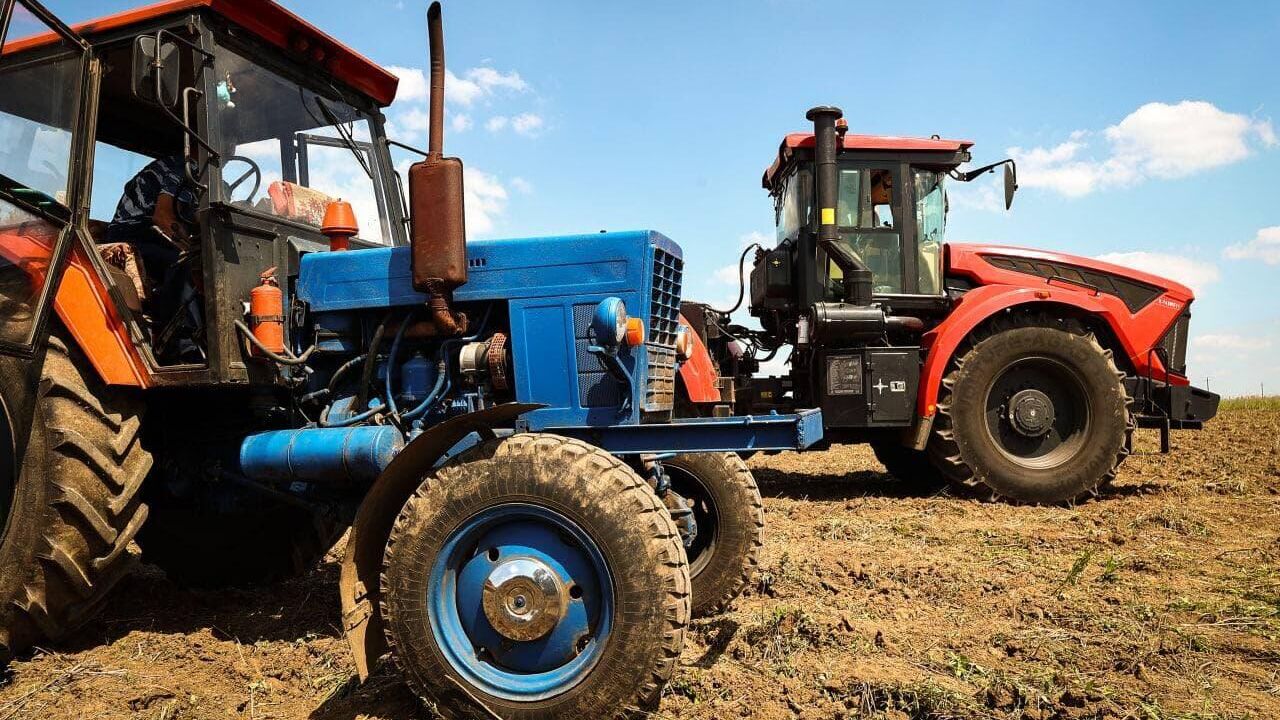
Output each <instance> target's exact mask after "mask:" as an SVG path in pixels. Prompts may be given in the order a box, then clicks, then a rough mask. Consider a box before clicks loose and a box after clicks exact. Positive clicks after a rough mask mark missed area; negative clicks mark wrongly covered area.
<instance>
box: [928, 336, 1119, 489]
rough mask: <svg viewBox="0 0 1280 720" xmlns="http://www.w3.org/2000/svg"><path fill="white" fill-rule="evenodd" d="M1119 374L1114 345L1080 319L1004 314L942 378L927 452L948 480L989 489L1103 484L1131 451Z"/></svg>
mask: <svg viewBox="0 0 1280 720" xmlns="http://www.w3.org/2000/svg"><path fill="white" fill-rule="evenodd" d="M1123 379H1124V374H1123V373H1121V372H1120V371H1119V369H1117V367H1116V365H1115V362H1114V361H1113V359H1112V353H1111V351H1110V350H1107V349H1105V348H1103V347H1102V346H1101V345H1100V344H1099V343H1098V340H1097V338H1096V337H1095V336H1094V335H1093V333H1091V332H1089V331H1088V330H1087V329H1085V328H1084V327H1083V326H1082V325H1080V324H1079V323H1077V322H1075V321H1071V320H1056V319H1053V318H1050V317H1046V316H1041V315H1020V316H1019V315H1015V316H1011V317H1008V318H1002V319H1000V320H998V321H996V322H995V323H993V324H992V325H991V326H989V327H988V328H986V329H985V330H984V331H983V332H981V333H980V334H979V335H978V336H977V337H975V338H974V339H973V340H972V341H971V342H970V343H969V345H968V347H967V348H965V349H963V350H962V351H961V352H960V353H959V354H958V358H957V360H956V361H954V362H953V364H952V367H951V368H950V371H949V372H948V373H947V375H946V377H945V378H944V379H943V383H942V386H943V387H942V392H941V394H940V397H939V399H938V415H937V418H936V419H935V421H934V428H933V430H934V432H933V436H932V438H931V439H930V445H929V454H930V457H931V458H932V459H933V460H934V462H935V464H937V465H938V467H939V468H940V469H942V470H943V472H944V473H945V474H946V475H947V476H948V477H950V478H953V479H954V480H956V481H959V482H960V483H962V484H964V485H967V486H970V487H979V486H985V487H986V488H987V489H989V490H990V491H991V492H992V493H993V495H994V496H1002V497H1007V498H1010V499H1012V500H1016V501H1020V502H1028V503H1059V502H1068V501H1073V500H1076V499H1078V498H1081V497H1082V496H1085V495H1088V494H1090V493H1092V492H1095V491H1096V489H1097V488H1098V487H1099V486H1101V485H1102V484H1104V483H1106V482H1109V481H1110V480H1111V479H1112V478H1113V477H1114V476H1115V473H1116V470H1117V468H1118V467H1119V466H1120V463H1121V462H1122V461H1123V460H1124V458H1125V457H1126V456H1127V455H1128V451H1127V449H1126V448H1127V447H1128V443H1127V441H1128V437H1129V434H1130V433H1131V432H1132V427H1133V424H1132V420H1131V418H1130V416H1129V406H1130V405H1131V400H1130V398H1129V396H1128V394H1127V393H1126V392H1125V387H1124V382H1123ZM1020 398H1021V399H1020ZM1046 402H1047V405H1046ZM1046 410H1047V412H1046ZM1037 413H1038V414H1037Z"/></svg>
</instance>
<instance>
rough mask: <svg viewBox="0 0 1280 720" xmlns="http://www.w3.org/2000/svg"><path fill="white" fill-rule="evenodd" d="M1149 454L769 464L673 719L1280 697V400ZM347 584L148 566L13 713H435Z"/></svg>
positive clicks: (857, 454) (27, 673)
mask: <svg viewBox="0 0 1280 720" xmlns="http://www.w3.org/2000/svg"><path fill="white" fill-rule="evenodd" d="M1137 449H1138V454H1137V455H1135V456H1133V457H1131V458H1130V459H1129V460H1128V462H1126V464H1125V465H1124V467H1123V469H1122V471H1121V473H1120V475H1119V477H1118V478H1117V480H1116V482H1115V484H1114V485H1113V486H1112V487H1111V488H1110V489H1108V490H1107V491H1105V492H1104V493H1103V494H1102V495H1101V496H1100V497H1098V498H1096V499H1093V500H1090V501H1089V502H1085V503H1082V504H1080V505H1078V506H1076V507H1073V508H1065V507H1014V506H1010V505H1004V504H996V503H988V502H982V501H978V500H974V499H968V498H959V497H952V496H950V495H947V494H938V495H925V494H913V493H912V491H911V489H910V488H908V487H904V486H903V485H901V484H899V483H896V482H895V481H893V480H892V479H891V478H889V477H887V476H886V475H884V471H883V468H882V467H880V465H879V464H878V463H876V461H875V459H874V457H873V456H872V455H871V453H870V451H869V450H868V449H866V448H862V447H848V448H839V449H835V450H832V451H830V452H826V453H814V454H808V455H792V454H783V455H776V456H772V457H757V458H754V459H753V460H752V461H751V465H752V467H753V469H754V470H755V471H756V474H757V477H758V479H759V481H760V486H761V489H762V491H763V493H764V495H765V507H766V512H767V516H766V521H767V523H768V530H767V532H768V540H767V543H766V545H765V549H764V558H763V568H764V573H763V575H762V576H761V577H760V579H759V582H758V583H757V584H756V585H755V586H754V587H753V588H752V589H751V590H750V591H749V592H748V594H747V595H746V596H745V597H744V598H742V599H741V600H740V601H739V602H738V603H737V605H736V606H735V607H734V609H733V611H732V612H730V613H728V614H726V615H723V616H720V617H716V618H711V619H707V620H700V621H697V622H696V623H695V625H694V626H693V627H692V628H691V632H690V633H689V642H688V644H687V648H686V650H685V654H684V657H683V658H682V666H681V668H680V670H679V671H678V673H677V674H676V676H675V678H674V679H673V681H672V683H671V685H670V687H669V689H668V691H667V694H666V696H665V697H664V699H663V702H662V706H661V709H660V711H659V715H660V716H662V717H672V718H675V717H680V718H727V717H742V718H748V717H750V718H792V717H802V718H837V717H873V718H889V719H891V720H905V719H906V718H928V719H934V718H937V719H943V718H964V719H968V718H1010V719H1013V718H1033V719H1047V718H1115V719H1117V720H1118V719H1119V718H1141V719H1142V720H1162V719H1166V718H1184V719H1187V720H1190V719H1191V718H1198V719H1206V718H1258V719H1259V720H1266V719H1270V718H1277V717H1280V412H1277V411H1274V410H1252V411H1246V410H1241V411H1231V412H1226V413H1224V414H1223V415H1222V416H1221V417H1219V418H1218V419H1217V420H1216V421H1215V422H1214V423H1212V424H1211V427H1210V428H1209V429H1207V430H1205V431H1204V432H1201V433H1190V432H1188V433H1177V434H1175V435H1174V452H1173V454H1171V455H1160V454H1158V453H1156V449H1157V448H1156V435H1155V433H1154V432H1149V431H1144V432H1142V433H1140V438H1139V442H1138V445H1137ZM336 582H337V566H336V564H334V563H333V562H332V561H329V562H326V563H325V564H324V565H322V566H321V567H319V568H318V569H316V570H315V571H314V572H312V573H311V574H310V575H308V576H306V577H303V578H300V579H297V580H294V581H291V582H288V583H285V584H283V585H280V586H277V587H274V588H271V589H268V590H263V591H256V592H217V593H203V594H201V593H192V592H187V591H184V590H181V589H178V588H176V587H175V586H173V585H172V584H170V583H169V582H168V581H167V580H166V579H165V577H164V576H163V575H162V574H161V573H159V572H158V571H155V570H151V569H148V568H145V567H144V568H142V569H141V570H140V571H138V572H137V573H135V574H134V575H133V576H131V577H130V578H128V579H127V580H126V581H125V582H124V583H123V584H122V585H121V586H120V588H119V589H118V590H117V592H116V593H115V594H114V595H113V596H112V598H111V600H110V601H109V603H108V605H107V607H106V608H105V611H104V612H103V614H102V616H101V617H100V618H99V619H98V620H97V621H95V622H94V623H92V624H91V625H90V626H89V627H88V628H86V629H85V630H84V631H82V632H81V633H80V634H79V635H77V636H76V637H74V638H72V639H71V640H69V641H67V642H64V643H62V644H60V645H58V646H56V647H49V648H45V649H42V650H39V651H37V652H36V653H34V654H32V655H29V656H27V657H25V658H23V659H21V660H19V661H17V662H15V663H13V664H12V665H11V667H10V669H9V672H8V675H7V677H6V678H5V680H4V682H3V685H0V720H9V719H11V718H157V719H161V718H163V719H165V720H171V719H174V718H227V717H236V718H316V719H318V720H339V719H341V720H354V719H355V718H370V719H379V720H400V719H402V718H411V717H419V716H422V717H426V716H427V715H426V713H425V711H421V710H419V709H418V706H417V703H416V701H415V700H414V699H413V698H412V697H411V696H410V695H409V693H408V692H407V691H406V690H405V689H404V688H403V686H402V685H401V684H400V682H399V680H398V678H397V677H396V675H395V674H394V672H393V671H391V670H382V671H380V672H379V673H378V674H376V675H375V676H374V677H373V678H372V679H371V680H370V682H368V683H366V684H364V685H358V684H356V682H355V681H354V680H353V677H352V668H351V663H350V661H349V659H348V657H347V654H346V648H345V645H344V644H343V641H342V639H341V637H340V633H339V629H338V627H339V612H338V606H337V600H336V591H335V587H336ZM580 720H585V719H580Z"/></svg>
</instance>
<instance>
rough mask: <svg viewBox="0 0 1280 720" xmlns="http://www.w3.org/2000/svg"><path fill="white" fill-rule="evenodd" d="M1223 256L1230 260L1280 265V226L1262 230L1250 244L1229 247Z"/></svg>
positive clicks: (1236, 244) (1244, 243)
mask: <svg viewBox="0 0 1280 720" xmlns="http://www.w3.org/2000/svg"><path fill="white" fill-rule="evenodd" d="M1222 255H1223V256H1224V257H1226V258H1227V259H1229V260H1261V261H1262V262H1264V263H1266V264H1268V265H1280V225H1273V226H1271V227H1264V228H1262V229H1261V230H1259V231H1258V234H1257V235H1254V236H1253V239H1252V240H1250V241H1248V242H1242V243H1235V244H1234V245H1228V246H1227V247H1226V248H1224V249H1223V251H1222Z"/></svg>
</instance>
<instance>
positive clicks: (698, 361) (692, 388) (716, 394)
mask: <svg viewBox="0 0 1280 720" xmlns="http://www.w3.org/2000/svg"><path fill="white" fill-rule="evenodd" d="M680 326H681V327H683V328H685V329H686V330H685V332H687V333H689V335H690V336H692V337H693V353H692V354H691V355H690V357H689V359H688V360H685V361H684V362H683V363H681V364H680V381H681V382H682V383H684V390H685V394H686V395H687V396H688V399H689V401H690V402H695V403H717V402H720V388H719V387H717V386H716V380H718V379H719V374H718V373H717V372H716V365H715V363H713V362H712V361H711V353H710V352H708V351H707V346H706V344H705V343H703V342H702V337H701V336H699V335H698V333H696V332H694V330H693V326H692V325H690V324H689V321H688V320H685V319H684V313H681V314H680Z"/></svg>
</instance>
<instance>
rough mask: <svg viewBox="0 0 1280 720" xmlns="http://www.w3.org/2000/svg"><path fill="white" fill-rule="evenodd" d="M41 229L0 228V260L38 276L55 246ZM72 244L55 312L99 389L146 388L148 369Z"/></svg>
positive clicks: (79, 246)
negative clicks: (96, 378)
mask: <svg viewBox="0 0 1280 720" xmlns="http://www.w3.org/2000/svg"><path fill="white" fill-rule="evenodd" d="M44 229H45V226H43V225H39V224H38V223H23V224H21V225H18V226H15V227H13V228H5V229H4V231H3V232H0V257H3V258H4V259H5V260H7V261H9V262H10V263H13V264H16V265H19V266H22V267H28V268H31V269H32V270H31V272H37V273H40V274H41V276H43V268H44V266H47V265H48V259H49V257H50V256H51V255H52V253H53V246H54V243H56V242H57V237H56V236H55V235H52V234H50V233H48V232H41V230H44ZM71 243H72V246H71V257H70V259H69V261H68V262H67V268H66V270H65V271H64V272H63V274H62V279H61V281H60V282H59V283H58V290H57V292H56V293H55V294H54V298H53V306H54V310H55V311H56V312H57V313H58V317H59V318H60V319H61V320H62V324H63V325H64V326H66V328H67V330H68V331H69V332H70V333H71V336H72V337H73V338H74V339H75V341H76V344H77V345H78V346H79V347H80V349H81V351H83V352H84V354H85V356H87V357H88V358H89V363H90V364H91V365H93V368H94V370H96V371H97V372H98V376H99V377H101V378H102V381H103V382H104V383H106V384H108V385H126V386H132V387H140V388H145V387H148V386H149V385H150V379H151V375H150V372H149V371H148V370H147V365H146V363H145V362H144V361H143V359H142V356H141V355H140V354H139V353H138V348H137V347H136V346H135V345H134V344H133V341H132V340H131V339H130V337H129V330H128V327H127V325H126V324H125V322H124V318H123V317H121V315H120V312H119V311H118V310H117V308H116V306H115V303H114V302H113V301H112V300H111V293H110V291H109V290H108V288H107V285H106V283H105V282H104V281H103V278H102V275H101V274H100V273H99V272H98V268H97V267H95V265H94V263H93V260H92V259H91V258H90V256H89V254H88V251H86V250H85V242H84V241H83V240H82V239H81V238H80V237H79V236H78V235H77V237H76V238H73V239H72V240H71Z"/></svg>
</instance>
